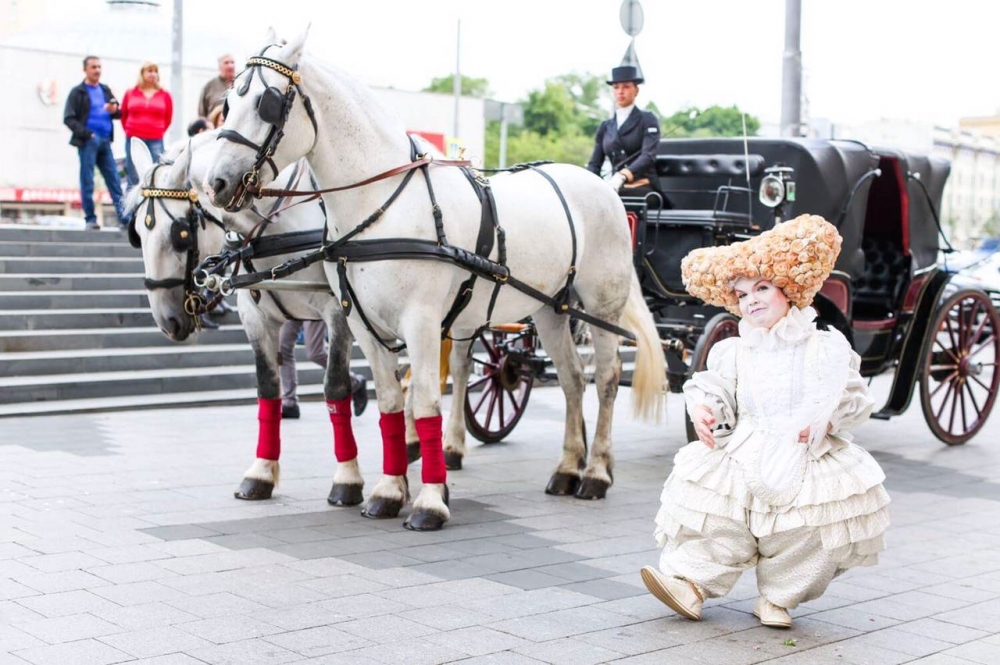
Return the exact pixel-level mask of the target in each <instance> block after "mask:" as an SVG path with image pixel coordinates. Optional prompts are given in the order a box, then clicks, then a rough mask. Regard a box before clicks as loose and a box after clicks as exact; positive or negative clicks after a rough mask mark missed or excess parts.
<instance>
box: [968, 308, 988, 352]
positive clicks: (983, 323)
mask: <svg viewBox="0 0 1000 665" xmlns="http://www.w3.org/2000/svg"><path fill="white" fill-rule="evenodd" d="M989 320H990V315H989V312H983V319H982V321H980V322H979V326H978V327H977V328H976V332H975V333H973V335H972V343H973V344H975V343H976V340H977V339H979V336H980V335H982V334H983V328H985V327H986V323H987V322H988V321H989ZM970 346H971V345H970Z"/></svg>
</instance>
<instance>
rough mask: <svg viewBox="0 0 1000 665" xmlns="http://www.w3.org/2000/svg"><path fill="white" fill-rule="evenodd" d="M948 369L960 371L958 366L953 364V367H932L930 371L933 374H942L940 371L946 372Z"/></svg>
mask: <svg viewBox="0 0 1000 665" xmlns="http://www.w3.org/2000/svg"><path fill="white" fill-rule="evenodd" d="M946 369H947V370H957V369H958V365H957V364H952V365H931V366H930V371H931V372H940V371H943V370H946Z"/></svg>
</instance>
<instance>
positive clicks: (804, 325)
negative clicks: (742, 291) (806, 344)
mask: <svg viewBox="0 0 1000 665" xmlns="http://www.w3.org/2000/svg"><path fill="white" fill-rule="evenodd" d="M815 318H816V310H814V309H813V308H812V307H803V308H802V309H799V308H798V307H794V306H793V307H791V308H790V309H789V310H788V314H786V315H785V316H784V317H782V319H781V320H780V321H778V322H777V323H775V324H774V325H773V326H771V328H770V329H768V328H759V327H756V326H753V325H750V323H749V322H747V321H746V320H743V319H741V320H740V339H741V340H743V344H744V345H745V346H748V347H751V348H754V347H760V348H762V349H775V348H778V347H781V346H794V345H795V344H798V343H799V342H801V341H802V340H804V339H805V338H806V337H808V336H809V334H810V333H812V332H814V331H815V330H816V323H815V322H814V319H815Z"/></svg>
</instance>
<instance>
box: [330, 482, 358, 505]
mask: <svg viewBox="0 0 1000 665" xmlns="http://www.w3.org/2000/svg"><path fill="white" fill-rule="evenodd" d="M361 490H362V486H361V485H347V484H343V483H334V484H333V487H331V488H330V496H328V497H326V502H327V503H328V504H330V505H331V506H356V505H358V504H359V503H362V502H363V501H364V500H365V497H364V494H363V493H362V491H361Z"/></svg>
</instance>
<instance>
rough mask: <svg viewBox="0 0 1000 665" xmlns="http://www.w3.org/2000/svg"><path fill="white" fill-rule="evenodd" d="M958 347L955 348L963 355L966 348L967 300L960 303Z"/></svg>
mask: <svg viewBox="0 0 1000 665" xmlns="http://www.w3.org/2000/svg"><path fill="white" fill-rule="evenodd" d="M957 304H958V317H957V318H958V345H957V346H956V347H955V348H956V349H958V351H959V353H961V351H962V349H964V348H965V332H966V330H965V300H959V301H958V303H957Z"/></svg>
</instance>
